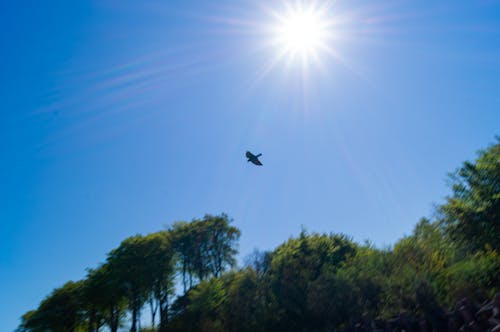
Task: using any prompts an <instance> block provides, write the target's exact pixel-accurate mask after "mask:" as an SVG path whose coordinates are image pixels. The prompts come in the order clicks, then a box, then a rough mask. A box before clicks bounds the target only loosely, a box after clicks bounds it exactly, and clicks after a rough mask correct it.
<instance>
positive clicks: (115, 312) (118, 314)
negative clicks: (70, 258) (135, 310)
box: [83, 263, 126, 332]
mask: <svg viewBox="0 0 500 332" xmlns="http://www.w3.org/2000/svg"><path fill="white" fill-rule="evenodd" d="M83 294H84V296H83V297H84V301H85V304H86V308H87V313H88V316H89V331H90V329H91V328H93V329H94V331H98V330H99V326H100V320H101V319H102V320H103V321H104V322H105V323H106V324H107V325H108V327H109V328H110V330H111V332H116V331H118V328H119V327H120V323H121V321H122V318H123V316H124V311H125V306H126V297H125V289H124V287H123V284H122V281H121V280H120V278H119V276H118V275H117V273H116V271H113V270H112V268H111V267H110V265H109V264H107V263H106V264H102V265H101V266H99V267H98V268H96V269H89V270H88V272H87V278H86V279H85V281H84V286H83ZM93 315H94V319H92V318H91V317H92V316H93ZM92 322H94V323H92Z"/></svg>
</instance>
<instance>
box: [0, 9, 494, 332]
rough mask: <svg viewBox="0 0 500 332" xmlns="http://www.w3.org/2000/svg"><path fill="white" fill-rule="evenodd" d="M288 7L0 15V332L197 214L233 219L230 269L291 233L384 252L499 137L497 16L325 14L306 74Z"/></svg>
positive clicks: (481, 12)
mask: <svg viewBox="0 0 500 332" xmlns="http://www.w3.org/2000/svg"><path fill="white" fill-rule="evenodd" d="M283 8H285V6H284V5H283V3H280V2H271V1H261V2H259V1H255V0H252V1H250V0H249V1H241V2H238V1H234V0H231V1H229V0H228V1H217V2H215V1H177V2H176V1H85V2H78V1H52V2H50V1H49V2H46V1H3V2H1V3H0V43H1V44H0V72H1V80H0V97H1V106H0V109H1V111H0V152H1V153H0V202H1V203H0V294H1V298H2V300H1V301H0V324H1V327H0V330H1V331H11V330H13V329H14V328H15V327H16V326H17V325H18V322H19V320H18V319H19V317H20V315H21V314H23V313H24V312H26V311H27V310H29V309H33V308H36V306H37V305H38V303H39V302H40V301H41V300H42V299H43V298H44V296H46V295H47V294H49V293H50V291H51V290H52V289H53V288H54V287H58V286H61V285H62V284H63V283H64V282H66V281H67V280H70V279H73V280H77V279H80V278H82V277H83V276H84V275H85V269H86V268H87V267H95V266H97V264H98V263H99V262H103V261H104V260H105V257H106V253H107V252H108V251H109V250H111V249H112V248H114V247H116V246H117V245H118V244H119V243H120V241H121V240H123V239H124V238H126V237H128V236H130V235H134V234H136V233H141V234H145V233H148V232H153V231H157V230H161V229H163V228H164V227H165V226H166V225H169V224H170V223H171V222H172V221H175V220H190V219H192V218H196V217H202V216H203V215H204V214H205V213H212V214H217V213H220V212H226V213H228V214H229V216H230V217H232V218H234V224H235V225H236V226H237V227H238V228H240V229H241V230H242V237H241V240H240V256H239V257H240V261H241V260H242V258H243V257H245V256H246V255H247V254H249V253H250V252H251V251H252V250H253V249H254V248H259V249H262V250H267V249H272V248H274V247H275V246H276V245H278V244H279V243H281V242H283V241H284V240H286V239H287V238H288V237H290V236H294V235H297V234H298V233H299V232H300V230H301V227H304V228H305V229H307V230H308V231H318V232H342V233H346V234H349V235H351V236H352V237H353V238H354V239H355V240H356V241H360V242H361V241H363V240H365V239H370V240H371V241H372V242H374V243H375V244H376V245H378V246H387V245H391V244H393V243H395V241H396V240H397V239H398V238H400V237H402V236H403V235H404V234H409V233H410V232H411V230H412V227H413V225H414V224H415V223H416V222H417V221H418V219H419V218H420V217H422V216H432V212H433V208H432V207H433V204H435V203H440V202H442V201H443V198H444V197H445V196H446V195H447V194H448V193H449V189H448V188H447V185H446V174H447V172H450V171H453V170H454V169H455V168H456V167H458V166H459V165H460V164H461V162H463V161H464V160H466V159H473V158H474V157H475V151H476V150H477V149H479V148H482V147H485V146H487V145H488V144H489V143H491V142H493V140H494V136H495V135H496V134H499V133H500V130H499V129H500V3H499V2H498V1H487V0H483V1H451V0H450V1H439V2H437V1H423V0H418V1H403V0H401V1H398V0H395V1H361V0H349V1H334V2H330V3H329V5H328V10H327V13H326V15H327V17H329V19H331V20H332V21H331V22H334V24H333V25H332V26H331V29H332V33H333V35H332V36H331V39H330V41H329V44H328V45H327V49H326V50H323V51H322V52H319V53H318V54H317V56H316V57H315V58H314V59H315V60H314V61H313V60H308V61H297V59H295V60H293V59H291V58H290V57H283V56H280V54H279V51H278V50H277V49H276V47H275V46H276V45H274V44H273V42H272V40H271V33H270V31H269V27H272V26H273V24H274V22H275V21H276V17H277V15H278V16H279V15H281V14H280V10H282V9H283ZM247 149H249V150H251V151H253V152H254V153H262V154H263V156H262V158H261V160H262V162H263V164H264V166H263V167H255V166H253V165H251V164H249V163H247V162H246V160H245V157H244V153H245V151H246V150H247Z"/></svg>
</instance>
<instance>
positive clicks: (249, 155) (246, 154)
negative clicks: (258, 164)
mask: <svg viewBox="0 0 500 332" xmlns="http://www.w3.org/2000/svg"><path fill="white" fill-rule="evenodd" d="M245 156H246V157H247V158H255V156H254V155H253V154H252V153H251V152H250V151H247V153H245Z"/></svg>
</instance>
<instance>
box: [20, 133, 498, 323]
mask: <svg viewBox="0 0 500 332" xmlns="http://www.w3.org/2000/svg"><path fill="white" fill-rule="evenodd" d="M450 183H451V193H450V195H449V197H448V198H447V199H446V201H445V202H444V203H443V204H441V205H439V206H438V207H437V208H436V213H435V217H433V219H432V220H429V219H422V220H420V221H419V222H418V223H417V224H416V226H415V228H414V230H413V232H412V234H411V235H409V236H406V237H404V238H402V239H400V240H399V241H398V242H397V243H395V245H394V246H393V247H392V248H390V249H380V248H376V247H374V246H372V245H370V244H358V243H355V242H353V241H352V240H351V239H350V238H349V237H347V236H345V235H341V234H335V233H331V234H317V233H309V232H306V231H302V232H301V234H300V235H299V236H298V237H296V238H290V239H288V240H287V241H285V242H284V243H282V244H281V245H280V246H278V247H277V248H276V249H274V250H273V251H265V252H260V251H255V252H254V253H253V254H252V255H251V256H249V258H248V259H247V261H246V262H245V265H244V266H242V267H237V266H236V260H235V255H236V254H237V245H238V239H239V237H240V231H239V230H238V229H237V228H236V227H234V226H233V225H232V221H231V219H230V218H229V217H228V216H227V215H225V214H221V215H206V216H204V217H203V218H201V219H195V220H192V221H191V222H176V223H174V224H173V225H172V226H171V227H169V228H168V229H166V230H162V231H159V232H156V233H153V234H148V235H136V236H132V237H130V238H128V239H125V240H124V241H123V242H122V243H121V244H120V246H119V247H118V248H116V249H114V250H112V251H111V252H109V253H108V255H107V259H106V262H104V263H103V264H101V265H99V266H97V267H95V268H92V269H89V270H88V274H87V276H86V278H85V279H83V280H79V281H69V282H67V283H66V284H64V285H62V286H61V287H59V288H57V289H55V290H54V291H53V292H52V293H51V294H49V295H48V296H47V297H46V298H45V299H44V300H43V301H42V302H41V303H40V305H39V306H38V308H36V309H34V310H32V311H29V312H27V313H25V314H24V315H23V316H22V318H21V324H20V326H19V328H18V331H19V332H37V331H54V332H59V331H61V332H68V331H89V332H95V331H112V332H115V331H118V330H119V329H123V328H126V329H129V330H130V331H131V332H136V331H139V330H142V331H161V332H163V331H221V332H222V331H227V332H229V331H234V332H237V331H238V332H246V331H248V332H258V331H311V332H312V331H333V330H349V331H372V330H380V331H383V330H391V331H392V330H406V331H409V330H413V331H417V330H420V331H431V330H435V331H448V330H458V329H459V328H461V329H462V330H465V331H467V330H471V331H488V330H493V329H495V326H496V325H495V324H496V323H495V319H496V318H495V317H497V318H498V319H500V317H498V307H495V305H498V304H495V303H496V302H493V303H492V304H491V305H490V307H488V308H490V309H491V310H490V311H488V312H486V311H484V312H483V311H479V307H478V306H480V305H484V304H485V303H486V302H485V301H489V300H491V299H493V298H494V296H495V293H496V292H499V291H500V256H499V255H500V247H499V246H500V139H497V140H496V143H495V144H493V145H491V146H490V147H488V148H487V149H485V150H481V151H480V152H479V153H478V157H477V159H476V160H474V161H471V162H465V163H464V164H463V165H462V166H461V167H459V168H458V169H457V170H456V171H455V172H454V173H453V174H451V175H450ZM304 223H306V222H304ZM174 285H180V287H177V288H180V289H181V291H182V292H181V293H182V294H180V295H178V296H175V297H174ZM495 301H500V297H498V299H495ZM457 303H458V304H457ZM495 308H497V309H496V310H497V311H495ZM484 310H487V309H484ZM141 312H151V313H152V314H151V315H150V316H151V321H150V323H149V326H148V327H142V328H140V327H139V325H140V324H139V322H140V321H141V319H140V317H141ZM483 313H484V317H485V318H484V317H483V316H481V315H483ZM467 315H469V316H470V315H472V318H471V319H469V318H467V317H469V316H467ZM495 315H496V316H495ZM480 316H481V317H483V318H484V319H483V318H480ZM148 317H149V314H148ZM391 324H392V325H391ZM405 324H406V325H405ZM499 324H500V321H499ZM496 328H498V326H497V327H496ZM499 329H500V328H499Z"/></svg>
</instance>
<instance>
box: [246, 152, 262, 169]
mask: <svg viewBox="0 0 500 332" xmlns="http://www.w3.org/2000/svg"><path fill="white" fill-rule="evenodd" d="M245 156H246V157H247V158H248V160H247V162H248V161H250V162H252V164H254V165H257V166H262V163H261V162H260V160H259V157H260V156H262V153H259V154H258V155H254V154H253V153H251V152H250V151H247V153H245Z"/></svg>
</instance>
